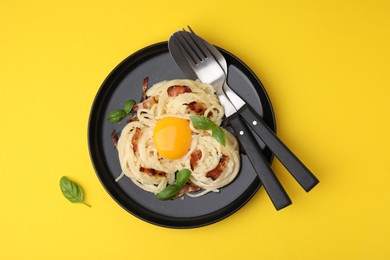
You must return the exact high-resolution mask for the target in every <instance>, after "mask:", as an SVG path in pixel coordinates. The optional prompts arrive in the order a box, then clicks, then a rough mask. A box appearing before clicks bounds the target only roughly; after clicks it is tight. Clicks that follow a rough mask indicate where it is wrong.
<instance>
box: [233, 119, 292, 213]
mask: <svg viewBox="0 0 390 260" xmlns="http://www.w3.org/2000/svg"><path fill="white" fill-rule="evenodd" d="M229 123H230V125H231V126H232V128H233V130H234V132H235V133H236V136H237V137H238V139H239V141H240V142H241V144H242V146H243V147H245V152H246V154H247V156H248V159H249V161H250V162H251V164H252V166H253V168H254V169H255V171H256V173H257V175H258V177H259V178H260V181H261V182H262V183H263V185H264V188H265V190H266V192H267V193H268V196H269V197H270V198H271V201H272V203H273V204H274V206H275V208H276V209H277V210H280V209H282V208H284V207H287V206H288V205H290V204H291V199H290V198H289V197H288V195H287V193H286V191H285V190H284V189H283V187H282V185H281V184H280V182H279V180H278V179H277V178H276V176H275V173H274V172H273V171H272V169H271V166H270V165H269V163H268V161H267V160H266V158H265V156H264V154H263V151H262V149H261V148H260V146H259V145H258V144H257V142H256V139H255V138H254V136H253V135H252V133H251V131H250V130H249V128H248V126H247V125H246V124H245V122H244V121H242V119H241V118H240V117H239V115H238V114H237V113H235V114H233V115H232V116H230V117H229Z"/></svg>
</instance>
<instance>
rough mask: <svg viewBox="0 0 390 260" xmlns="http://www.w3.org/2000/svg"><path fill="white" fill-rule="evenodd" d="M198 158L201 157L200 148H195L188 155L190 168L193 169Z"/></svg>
mask: <svg viewBox="0 0 390 260" xmlns="http://www.w3.org/2000/svg"><path fill="white" fill-rule="evenodd" d="M200 158H202V151H201V150H195V151H193V152H192V153H191V155H190V165H191V170H193V169H194V168H195V167H196V165H197V164H198V161H199V159H200Z"/></svg>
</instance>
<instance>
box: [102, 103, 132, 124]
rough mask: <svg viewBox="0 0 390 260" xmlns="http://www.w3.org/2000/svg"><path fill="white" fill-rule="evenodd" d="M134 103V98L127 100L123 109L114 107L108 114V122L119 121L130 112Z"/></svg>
mask: <svg viewBox="0 0 390 260" xmlns="http://www.w3.org/2000/svg"><path fill="white" fill-rule="evenodd" d="M134 105H135V101H134V100H127V101H126V103H125V105H124V108H123V109H115V110H113V111H111V112H110V114H108V118H107V119H108V121H110V123H119V122H120V121H122V119H123V118H125V117H126V116H127V115H128V114H130V112H131V110H133V107H134Z"/></svg>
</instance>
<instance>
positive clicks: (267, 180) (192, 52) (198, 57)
mask: <svg viewBox="0 0 390 260" xmlns="http://www.w3.org/2000/svg"><path fill="white" fill-rule="evenodd" d="M168 46H169V51H170V53H171V55H172V57H173V59H174V60H175V61H176V63H177V64H178V65H179V66H180V68H181V69H182V70H183V72H184V73H185V74H186V75H193V74H195V75H196V76H197V77H198V78H199V79H200V80H201V81H202V82H204V83H208V84H211V85H213V87H214V88H215V91H216V93H217V95H218V98H219V100H220V102H221V104H222V106H223V107H224V110H225V116H226V118H227V120H228V122H229V123H230V125H231V127H232V128H233V130H234V132H235V133H236V136H237V138H238V139H239V141H240V143H241V144H242V146H243V147H244V149H245V151H246V154H247V156H248V159H249V161H250V163H251V164H252V166H253V167H254V169H255V170H256V173H257V175H258V177H259V178H260V181H261V182H262V183H263V185H264V188H265V190H266V192H267V193H268V196H269V197H270V199H271V201H272V203H273V204H274V206H275V208H276V209H277V210H280V209H282V208H284V207H286V206H288V205H290V204H291V199H290V198H289V197H288V195H287V193H286V191H285V190H284V188H283V187H282V185H281V184H280V182H279V180H278V179H277V178H276V176H275V173H274V172H273V170H272V169H271V166H270V165H269V163H268V161H267V160H266V158H265V156H264V154H263V152H262V149H261V148H260V146H259V145H258V144H257V142H256V139H255V138H254V136H253V135H252V133H251V131H250V130H249V128H248V126H247V125H246V124H245V122H244V121H242V119H241V117H240V116H239V114H238V113H237V110H236V108H235V107H234V106H233V104H232V103H231V102H230V101H229V99H228V98H227V96H226V95H225V93H224V91H223V85H224V84H225V81H226V74H225V72H224V71H223V70H222V68H221V66H220V65H219V63H218V62H217V61H216V60H215V58H214V57H213V55H212V54H211V53H210V52H209V51H208V49H207V48H205V47H204V46H202V45H201V44H199V42H197V39H196V38H195V37H194V35H193V34H191V33H188V32H186V31H178V32H176V33H174V34H173V35H172V36H171V37H170V39H169V42H168Z"/></svg>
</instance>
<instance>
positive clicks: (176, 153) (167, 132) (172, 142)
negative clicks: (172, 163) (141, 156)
mask: <svg viewBox="0 0 390 260" xmlns="http://www.w3.org/2000/svg"><path fill="white" fill-rule="evenodd" d="M191 136H192V131H191V128H190V122H189V121H188V120H185V119H182V118H177V117H165V118H162V119H160V120H158V121H157V123H156V126H155V127H154V130H153V142H154V146H155V147H156V149H157V152H158V153H159V154H160V155H161V156H162V157H164V158H166V159H170V160H176V159H179V158H180V157H182V156H184V155H185V154H186V153H187V152H188V150H189V149H190V146H191Z"/></svg>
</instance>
